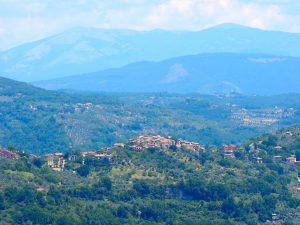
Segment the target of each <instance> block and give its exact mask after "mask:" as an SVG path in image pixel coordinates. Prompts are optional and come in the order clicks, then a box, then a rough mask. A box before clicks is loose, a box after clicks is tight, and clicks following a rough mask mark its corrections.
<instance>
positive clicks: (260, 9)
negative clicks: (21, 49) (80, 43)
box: [0, 0, 300, 50]
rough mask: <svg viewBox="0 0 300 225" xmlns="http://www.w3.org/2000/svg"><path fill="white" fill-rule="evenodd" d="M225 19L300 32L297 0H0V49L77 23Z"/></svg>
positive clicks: (186, 26)
mask: <svg viewBox="0 0 300 225" xmlns="http://www.w3.org/2000/svg"><path fill="white" fill-rule="evenodd" d="M229 22H230V23H238V24H242V25H247V26H252V27H258V28H263V29H269V30H282V31H289V32H300V0H252V1H251V0H0V50H4V49H8V48H10V47H12V46H15V45H18V44H21V43H24V42H28V41H32V40H37V39H39V38H42V37H46V36H48V35H51V34H55V33H57V32H62V31H64V30H66V29H68V28H71V27H76V26H89V27H100V28H128V29H138V30H149V29H155V28H162V29H177V30H178V29H179V30H201V29H203V28H207V27H210V26H213V25H217V24H220V23H229Z"/></svg>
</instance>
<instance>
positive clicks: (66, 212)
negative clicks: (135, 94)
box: [0, 146, 300, 224]
mask: <svg viewBox="0 0 300 225" xmlns="http://www.w3.org/2000/svg"><path fill="white" fill-rule="evenodd" d="M102 153H105V154H109V155H111V160H110V161H99V160H96V159H94V158H85V165H82V163H81V162H82V157H81V156H80V155H81V154H80V153H79V152H70V153H68V154H67V155H66V156H65V159H66V160H67V162H66V166H65V170H64V171H63V172H54V171H52V170H51V169H49V168H47V166H46V165H43V164H44V161H43V160H41V159H30V158H29V157H28V156H26V155H24V154H21V158H20V159H18V160H8V159H3V158H1V160H0V169H1V171H2V173H1V174H0V176H1V179H0V222H1V224H264V223H267V222H274V223H276V222H277V223H278V222H279V223H281V224H299V221H300V215H299V205H300V196H299V192H297V191H296V188H297V186H299V184H298V183H297V182H298V181H297V177H298V176H299V172H300V171H299V166H298V167H294V166H291V165H289V164H287V163H284V162H280V163H279V162H273V161H266V162H264V163H262V164H259V163H256V162H253V161H251V160H248V158H249V157H250V153H248V151H247V148H246V149H244V148H243V147H242V146H241V147H239V148H238V150H237V151H236V152H235V155H236V159H224V158H223V155H222V153H221V152H220V151H219V150H218V149H214V148H212V149H207V150H206V151H204V152H202V151H201V152H191V151H187V150H184V149H174V148H172V149H165V150H161V149H148V150H144V151H142V152H134V151H132V150H130V149H128V148H127V147H126V148H112V149H108V150H106V151H105V152H102ZM68 155H69V156H70V155H75V156H76V159H75V161H69V160H68ZM74 171H76V172H74Z"/></svg>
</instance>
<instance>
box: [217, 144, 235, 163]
mask: <svg viewBox="0 0 300 225" xmlns="http://www.w3.org/2000/svg"><path fill="white" fill-rule="evenodd" d="M220 151H221V152H222V153H223V154H224V158H225V159H234V158H235V156H234V152H235V151H236V146H235V145H226V144H224V145H222V146H221V147H220Z"/></svg>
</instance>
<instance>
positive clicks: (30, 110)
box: [0, 78, 300, 154]
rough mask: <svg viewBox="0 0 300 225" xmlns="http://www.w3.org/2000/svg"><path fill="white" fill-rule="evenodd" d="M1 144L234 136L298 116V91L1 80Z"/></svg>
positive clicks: (35, 149)
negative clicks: (199, 90)
mask: <svg viewBox="0 0 300 225" xmlns="http://www.w3.org/2000/svg"><path fill="white" fill-rule="evenodd" d="M0 102H1V104H0V109H1V111H0V115H1V117H0V120H1V123H0V146H2V147H9V146H13V147H15V148H17V149H20V150H26V151H30V152H32V153H36V154H42V153H44V152H54V151H67V150H69V149H73V150H76V149H99V148H101V147H106V146H111V145H112V144H113V143H115V142H120V141H121V142H125V143H126V142H127V141H128V140H129V138H132V137H135V136H139V135H156V134H159V135H163V136H176V137H178V138H184V139H187V140H191V141H196V142H200V143H201V144H203V145H206V144H207V145H220V144H222V143H241V142H243V141H245V140H246V139H247V138H250V137H252V136H254V135H258V134H260V133H263V132H266V131H272V130H275V129H278V128H279V127H281V126H287V125H292V124H295V123H297V121H299V113H298V112H299V109H300V102H299V96H298V95H282V96H274V97H259V96H256V97H255V96H253V97H247V96H239V95H238V96H209V95H197V94H189V95H176V94H165V93H164V94H159V93H156V94H134V95H133V94H105V93H102V94H98V95H96V94H91V93H90V94H85V93H81V94H74V93H73V94H70V93H63V92H53V91H46V90H43V89H39V88H35V87H33V86H30V85H28V84H25V83H20V82H15V81H12V80H8V79H5V78H1V80H0Z"/></svg>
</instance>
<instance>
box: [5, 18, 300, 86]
mask: <svg viewBox="0 0 300 225" xmlns="http://www.w3.org/2000/svg"><path fill="white" fill-rule="evenodd" d="M215 52H232V53H264V54H274V55H286V56H300V34H297V33H284V32H275V31H264V30H259V29H253V28H249V27H243V26H240V25H235V24H222V25H219V26H216V27H212V28H210V29H206V30H202V31H197V32H190V31H164V30H153V31H131V30H104V29H94V28H74V29H71V30H68V31H66V32H63V33H61V34H58V35H55V36H51V37H48V38H45V39H42V40H39V41H36V42H32V43H28V44H24V45H21V46H19V47H15V48H13V49H10V50H7V51H5V52H2V53H0V68H1V71H0V75H1V76H5V77H9V78H13V79H16V80H21V81H37V80H46V79H52V78H58V77H64V76H69V75H74V74H81V73H88V72H94V71H98V70H104V69H108V68H116V67H121V66H125V65H127V64H130V63H134V62H138V61H144V60H151V61H153V60H155V61H160V60H165V59H168V58H172V57H178V56H184V55H191V54H199V53H215Z"/></svg>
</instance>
